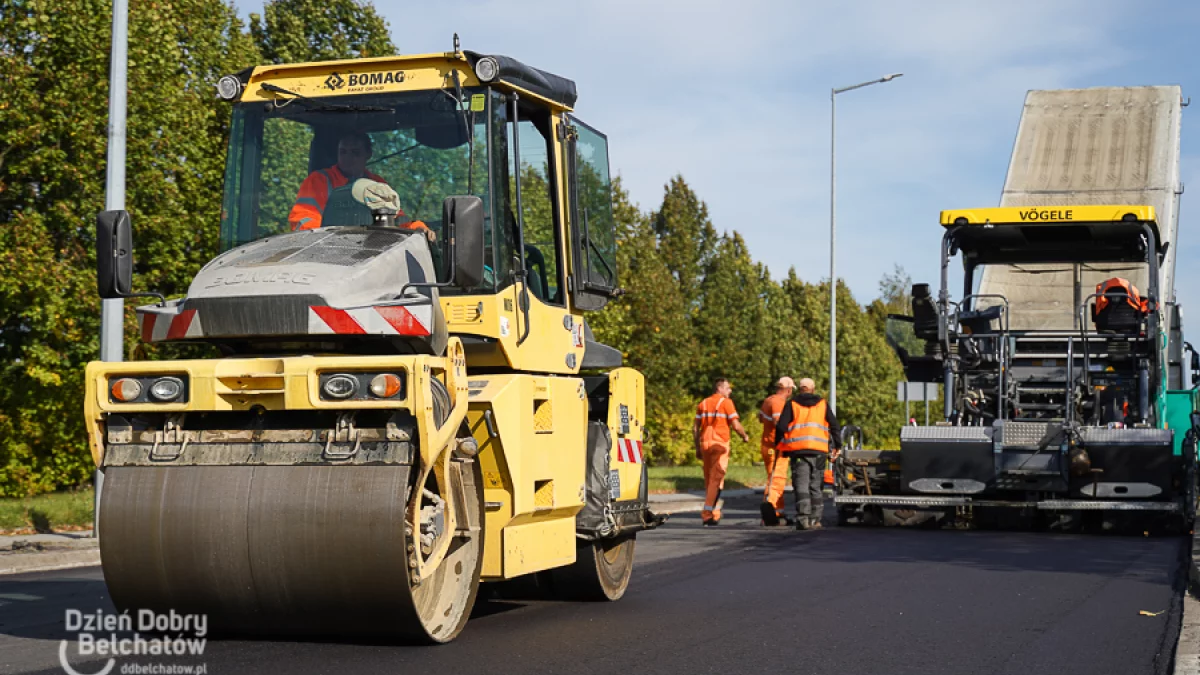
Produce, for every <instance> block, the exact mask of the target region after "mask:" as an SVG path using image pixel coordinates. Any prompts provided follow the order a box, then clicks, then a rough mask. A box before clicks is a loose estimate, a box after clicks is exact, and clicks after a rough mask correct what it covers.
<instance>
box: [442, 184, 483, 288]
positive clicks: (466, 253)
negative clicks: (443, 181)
mask: <svg viewBox="0 0 1200 675" xmlns="http://www.w3.org/2000/svg"><path fill="white" fill-rule="evenodd" d="M442 225H443V226H444V227H445V228H446V233H447V237H446V239H447V245H448V246H449V253H450V256H449V257H450V263H451V264H452V265H453V266H454V267H453V268H452V271H451V273H452V274H453V275H454V277H453V278H454V285H455V286H458V287H460V288H474V287H475V286H478V285H479V283H480V282H481V281H483V200H482V199H480V198H479V197H475V196H467V197H446V199H445V201H443V202H442Z"/></svg>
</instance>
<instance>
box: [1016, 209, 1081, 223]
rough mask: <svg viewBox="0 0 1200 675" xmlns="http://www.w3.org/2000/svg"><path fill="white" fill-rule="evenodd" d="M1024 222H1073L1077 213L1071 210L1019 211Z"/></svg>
mask: <svg viewBox="0 0 1200 675" xmlns="http://www.w3.org/2000/svg"><path fill="white" fill-rule="evenodd" d="M1017 213H1018V214H1019V215H1020V216H1021V220H1023V221H1037V220H1073V219H1074V216H1075V212H1074V211H1072V210H1071V209H1042V210H1038V209H1030V210H1028V211H1018V212H1017Z"/></svg>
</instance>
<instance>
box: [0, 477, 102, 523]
mask: <svg viewBox="0 0 1200 675" xmlns="http://www.w3.org/2000/svg"><path fill="white" fill-rule="evenodd" d="M93 499H94V496H93V493H92V488H91V487H90V486H89V487H86V488H80V489H78V490H72V491H70V492H52V493H50V494H45V495H38V496H36V497H25V498H21V499H16V498H12V499H8V498H6V499H0V534H30V533H34V532H62V531H69V530H87V529H91V527H92V500H93Z"/></svg>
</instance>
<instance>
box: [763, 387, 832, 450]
mask: <svg viewBox="0 0 1200 675" xmlns="http://www.w3.org/2000/svg"><path fill="white" fill-rule="evenodd" d="M827 405H828V404H827V403H826V402H825V401H824V400H823V399H822V400H821V401H820V402H818V403H817V404H816V405H814V406H812V407H811V408H810V407H805V406H802V405H800V404H799V403H796V402H795V401H792V402H791V406H792V423H791V424H790V425H788V428H787V435H786V436H785V437H784V439H783V440H781V441H779V443H778V444H777V446H776V447H778V448H779V449H780V450H782V451H783V452H802V451H807V452H814V451H815V452H829V425H828V424H826V423H825V410H826V408H827Z"/></svg>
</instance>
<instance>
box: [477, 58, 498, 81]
mask: <svg viewBox="0 0 1200 675" xmlns="http://www.w3.org/2000/svg"><path fill="white" fill-rule="evenodd" d="M499 74H500V64H499V63H497V62H496V59H493V58H492V57H490V56H485V57H483V58H482V59H479V60H478V61H476V62H475V77H477V78H479V81H480V82H491V81H492V80H494V79H496V76H497V75H499Z"/></svg>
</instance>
